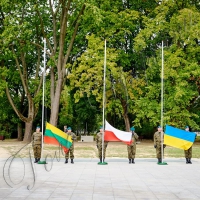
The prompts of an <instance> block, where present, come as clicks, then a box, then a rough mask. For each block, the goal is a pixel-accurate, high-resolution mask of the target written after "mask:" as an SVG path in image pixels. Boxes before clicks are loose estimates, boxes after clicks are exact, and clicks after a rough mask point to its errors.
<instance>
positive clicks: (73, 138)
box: [65, 127, 76, 164]
mask: <svg viewBox="0 0 200 200" xmlns="http://www.w3.org/2000/svg"><path fill="white" fill-rule="evenodd" d="M67 134H68V135H70V136H71V137H72V145H71V147H70V148H69V151H68V152H67V153H65V163H68V159H69V156H70V159H71V163H72V164H74V140H76V135H75V133H73V132H72V129H71V127H68V129H67ZM69 154H70V155H69Z"/></svg>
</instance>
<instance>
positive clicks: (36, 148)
mask: <svg viewBox="0 0 200 200" xmlns="http://www.w3.org/2000/svg"><path fill="white" fill-rule="evenodd" d="M31 140H32V146H33V152H34V158H35V162H34V163H37V162H38V161H40V158H41V145H42V133H41V132H40V127H39V126H37V127H36V132H34V133H33V135H32V138H31Z"/></svg>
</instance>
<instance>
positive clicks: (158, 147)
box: [154, 131, 165, 162]
mask: <svg viewBox="0 0 200 200" xmlns="http://www.w3.org/2000/svg"><path fill="white" fill-rule="evenodd" d="M163 146H164V147H165V145H163ZM154 147H155V148H156V155H157V158H158V162H162V160H161V159H162V155H161V132H159V131H156V132H155V133H154ZM163 153H164V149H163Z"/></svg>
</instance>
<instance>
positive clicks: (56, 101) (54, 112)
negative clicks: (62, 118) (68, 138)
mask: <svg viewBox="0 0 200 200" xmlns="http://www.w3.org/2000/svg"><path fill="white" fill-rule="evenodd" d="M62 84H63V78H60V79H58V81H57V86H56V93H55V96H54V97H53V101H51V117H50V124H52V125H54V126H57V123H58V112H59V106H60V95H61V92H62ZM51 89H53V88H51ZM51 94H53V92H51ZM51 99H52V98H51Z"/></svg>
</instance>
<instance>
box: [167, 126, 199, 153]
mask: <svg viewBox="0 0 200 200" xmlns="http://www.w3.org/2000/svg"><path fill="white" fill-rule="evenodd" d="M195 137H196V134H195V133H193V132H189V131H184V130H181V129H178V128H174V127H172V126H169V125H166V130H165V134H164V144H166V145H169V146H172V147H176V148H178V149H184V150H188V149H189V148H190V147H191V146H192V145H193V143H194V141H195Z"/></svg>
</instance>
